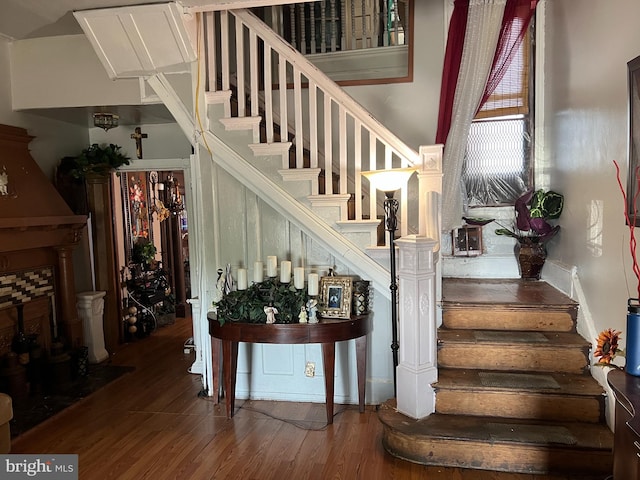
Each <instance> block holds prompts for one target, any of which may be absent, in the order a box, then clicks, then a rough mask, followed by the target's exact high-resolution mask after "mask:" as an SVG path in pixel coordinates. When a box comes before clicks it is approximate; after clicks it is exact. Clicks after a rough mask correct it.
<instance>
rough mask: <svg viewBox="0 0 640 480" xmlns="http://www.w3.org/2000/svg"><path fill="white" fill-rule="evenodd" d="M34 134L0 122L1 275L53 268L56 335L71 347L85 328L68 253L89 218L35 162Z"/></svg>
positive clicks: (77, 341)
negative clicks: (77, 210) (78, 212)
mask: <svg viewBox="0 0 640 480" xmlns="http://www.w3.org/2000/svg"><path fill="white" fill-rule="evenodd" d="M33 138H34V137H32V136H30V135H28V134H27V131H26V130H25V129H23V128H19V127H13V126H9V125H0V277H2V276H6V275H9V274H12V273H16V272H24V271H26V270H29V269H38V268H41V267H53V269H54V271H55V285H56V291H55V298H56V302H55V304H56V307H57V312H56V313H57V315H56V318H58V319H60V322H59V325H58V326H59V332H58V333H59V334H60V335H61V336H62V337H63V338H64V340H65V341H66V342H67V343H68V344H69V346H71V347H75V346H79V345H81V344H82V343H83V332H82V323H81V322H80V321H79V320H78V313H77V308H76V294H75V281H74V276H73V260H72V251H73V248H74V247H75V245H76V244H77V243H78V242H79V241H80V239H81V238H82V232H83V229H84V226H85V225H86V223H87V217H86V216H85V215H74V214H73V212H72V211H71V208H70V207H69V206H68V205H67V204H66V203H65V201H64V200H63V199H62V197H61V196H60V194H59V193H58V192H57V190H56V189H55V187H54V186H53V184H52V183H51V182H50V181H49V179H48V178H47V177H46V176H45V174H44V173H43V172H42V170H41V169H40V167H39V166H38V164H37V163H36V162H35V160H33V158H32V157H31V154H30V153H29V142H30V141H31V140H32V139H33ZM14 303H20V301H19V300H17V299H16V300H15V301H14Z"/></svg>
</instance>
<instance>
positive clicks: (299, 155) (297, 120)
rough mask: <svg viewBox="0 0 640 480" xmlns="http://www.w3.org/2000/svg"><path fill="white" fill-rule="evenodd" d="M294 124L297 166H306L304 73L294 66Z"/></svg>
mask: <svg viewBox="0 0 640 480" xmlns="http://www.w3.org/2000/svg"><path fill="white" fill-rule="evenodd" d="M293 95H294V99H295V103H294V105H293V107H294V117H293V120H294V124H295V128H296V136H295V142H296V168H302V167H304V129H303V128H304V127H303V126H302V74H301V73H300V70H298V67H296V66H295V65H294V67H293Z"/></svg>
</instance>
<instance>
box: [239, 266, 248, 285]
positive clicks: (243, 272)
mask: <svg viewBox="0 0 640 480" xmlns="http://www.w3.org/2000/svg"><path fill="white" fill-rule="evenodd" d="M246 289H247V269H246V268H239V269H238V290H246Z"/></svg>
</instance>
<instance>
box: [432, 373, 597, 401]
mask: <svg viewBox="0 0 640 480" xmlns="http://www.w3.org/2000/svg"><path fill="white" fill-rule="evenodd" d="M433 386H434V388H435V389H436V392H437V391H438V390H443V389H448V390H474V391H491V392H495V391H506V392H513V393H516V392H519V393H529V394H535V393H541V394H545V395H547V394H553V395H576V396H599V395H602V394H603V393H604V391H603V389H602V387H601V386H600V384H598V382H596V381H595V380H594V378H593V377H592V376H591V375H581V374H570V373H560V372H504V371H499V370H469V369H457V368H441V369H439V371H438V382H437V383H435V384H434V385H433Z"/></svg>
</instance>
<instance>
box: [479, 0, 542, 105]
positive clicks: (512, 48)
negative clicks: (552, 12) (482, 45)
mask: <svg viewBox="0 0 640 480" xmlns="http://www.w3.org/2000/svg"><path fill="white" fill-rule="evenodd" d="M537 4H538V0H507V4H506V5H505V8H504V16H503V18H502V28H501V29H500V37H499V38H498V45H497V47H496V54H495V56H494V57H493V65H492V66H491V73H489V79H488V80H487V86H486V87H485V90H484V94H483V95H482V100H481V101H480V105H479V106H478V110H480V108H482V106H483V105H484V104H485V102H486V101H487V100H488V99H489V97H490V96H491V94H492V93H493V92H494V91H495V90H496V88H497V87H498V85H499V84H500V82H501V81H502V79H503V77H504V75H505V73H506V72H507V70H508V69H509V65H510V64H511V60H512V59H513V56H514V55H515V54H516V52H517V51H518V48H519V47H520V44H521V43H522V39H523V38H524V35H525V33H526V32H527V28H528V27H529V22H530V21H531V17H532V16H533V13H534V12H535V10H536V5H537ZM516 20H519V21H516Z"/></svg>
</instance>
